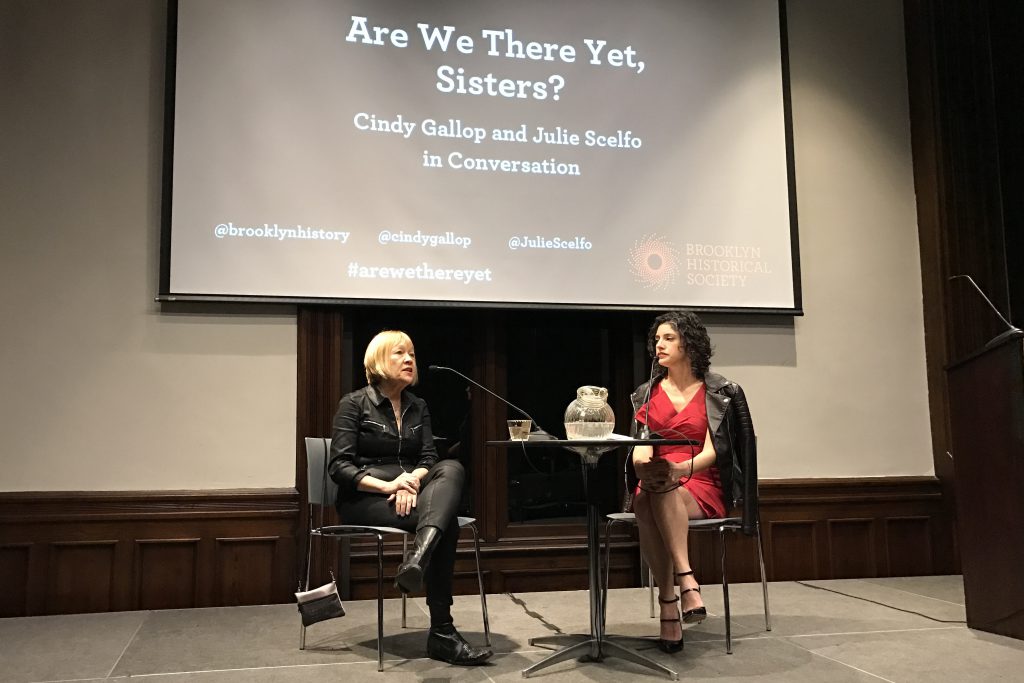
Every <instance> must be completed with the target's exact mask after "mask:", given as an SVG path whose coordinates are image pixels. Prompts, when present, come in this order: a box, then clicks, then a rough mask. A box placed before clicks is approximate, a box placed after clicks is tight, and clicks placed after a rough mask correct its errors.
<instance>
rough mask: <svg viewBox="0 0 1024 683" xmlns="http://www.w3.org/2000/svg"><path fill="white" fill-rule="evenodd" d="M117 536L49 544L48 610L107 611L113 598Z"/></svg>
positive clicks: (57, 612) (113, 603)
mask: <svg viewBox="0 0 1024 683" xmlns="http://www.w3.org/2000/svg"><path fill="white" fill-rule="evenodd" d="M117 545H118V542H117V541H116V540H97V541H57V542H53V543H50V544H49V556H50V557H49V573H48V580H47V584H48V586H47V591H46V613H47V614H78V613H83V612H110V611H113V610H116V609H118V605H117V604H116V603H115V599H114V587H115V583H114V579H115V577H116V572H115V568H114V557H115V551H116V550H117Z"/></svg>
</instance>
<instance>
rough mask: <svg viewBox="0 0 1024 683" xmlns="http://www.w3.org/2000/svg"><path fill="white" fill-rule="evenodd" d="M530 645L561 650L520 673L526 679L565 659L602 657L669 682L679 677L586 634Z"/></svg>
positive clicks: (547, 638) (539, 640)
mask: <svg viewBox="0 0 1024 683" xmlns="http://www.w3.org/2000/svg"><path fill="white" fill-rule="evenodd" d="M631 640H632V639H631ZM637 640H641V639H637ZM530 645H540V646H545V645H553V646H556V647H561V648H562V649H561V650H556V651H555V652H552V653H551V654H550V655H548V656H547V657H545V658H544V659H542V660H540V661H539V662H537V663H536V664H534V665H532V666H529V667H527V668H525V669H523V678H529V677H530V676H532V675H533V674H535V673H537V672H538V671H540V670H541V669H545V668H547V667H549V666H552V665H554V664H558V663H559V662H564V661H567V660H569V659H576V658H579V659H580V660H582V661H587V662H600V661H601V660H603V659H604V658H605V657H618V658H620V659H625V660H626V661H629V662H633V663H634V664H639V665H640V666H643V667H647V668H648V669H652V670H654V671H657V672H658V673H661V674H665V675H666V676H668V677H669V678H670V679H671V680H673V681H678V680H679V674H677V673H676V672H675V671H673V670H672V669H669V668H668V667H666V666H662V665H661V664H658V663H657V662H656V661H654V660H653V659H648V658H647V657H644V656H643V655H642V654H640V653H639V652H636V651H634V650H631V649H629V648H628V647H623V646H622V645H619V644H618V643H616V642H613V641H611V640H607V639H605V640H598V639H596V638H593V637H591V636H590V635H589V634H573V635H564V636H544V637H542V638H531V639H530Z"/></svg>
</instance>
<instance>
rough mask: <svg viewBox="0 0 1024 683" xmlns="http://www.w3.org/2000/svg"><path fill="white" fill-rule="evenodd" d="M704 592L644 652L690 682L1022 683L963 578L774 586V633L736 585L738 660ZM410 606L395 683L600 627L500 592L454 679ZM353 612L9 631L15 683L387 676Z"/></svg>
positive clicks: (390, 641) (282, 610) (121, 619)
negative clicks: (972, 617) (978, 620)
mask: <svg viewBox="0 0 1024 683" xmlns="http://www.w3.org/2000/svg"><path fill="white" fill-rule="evenodd" d="M822 589H828V590H822ZM647 595H648V594H647V591H646V589H643V588H634V589H617V590H614V591H612V592H611V594H610V596H609V602H608V626H607V631H608V632H609V633H610V634H614V635H623V636H648V637H651V636H655V635H656V634H657V632H658V621H657V619H651V618H650V617H649V607H648V597H647ZM703 595H704V601H705V604H706V605H707V607H708V611H709V613H710V615H711V616H710V618H709V619H708V620H707V621H705V622H704V623H703V624H700V625H698V626H692V627H686V631H685V637H686V648H685V650H684V651H683V652H682V653H679V654H677V655H666V654H664V653H662V652H659V651H658V650H656V649H654V648H653V642H652V641H651V640H647V641H640V642H636V643H634V644H636V645H637V646H643V647H645V648H646V649H644V650H643V651H642V654H644V655H645V656H647V657H650V658H651V659H654V660H655V661H658V662H660V663H662V664H663V665H665V666H668V667H670V668H673V669H674V670H676V671H677V672H678V673H679V676H680V680H684V679H685V680H698V681H699V680H708V681H710V680H715V681H737V682H739V681H748V680H749V679H751V678H754V677H757V678H758V680H762V679H763V680H767V681H786V682H787V683H788V682H791V681H795V682H797V683H801V682H803V681H808V682H810V681H815V682H816V681H822V680H828V681H829V682H830V683H843V682H845V681H868V680H871V681H879V680H888V681H894V682H896V683H904V682H905V681H907V682H911V683H914V682H916V681H925V680H947V679H949V680H964V681H982V680H985V681H990V680H1016V679H1018V678H1019V676H1018V674H1017V672H1018V671H1020V670H1021V669H1022V668H1024V643H1021V642H1018V641H1015V640H1011V639H1007V638H1002V637H1000V636H994V635H991V634H986V633H980V632H975V631H971V630H969V629H967V628H966V627H965V626H962V625H943V624H941V623H938V622H936V621H935V619H936V618H941V617H945V616H951V615H954V616H955V615H962V612H963V608H962V605H961V604H958V603H957V602H956V600H957V599H960V600H961V601H962V597H961V596H962V584H961V582H960V577H911V578H906V579H863V580H849V581H825V582H814V586H811V585H803V584H802V583H797V582H781V583H775V584H771V585H770V598H771V601H772V602H771V605H772V618H773V626H774V629H773V631H771V632H766V631H765V628H764V605H763V601H762V593H761V585H760V584H759V583H749V584H736V585H733V586H731V587H730V597H731V605H732V615H733V619H732V624H733V651H734V653H735V654H733V655H727V654H726V653H725V639H724V632H725V623H724V619H723V618H722V613H723V604H722V590H721V586H718V585H709V586H705V587H704V593H703ZM887 605H889V606H887ZM407 607H408V626H409V628H407V629H404V630H403V629H402V628H401V623H400V621H401V610H400V601H399V600H387V601H385V622H386V623H385V638H384V651H385V662H384V668H385V673H386V675H387V678H388V680H391V679H402V680H406V679H407V680H417V681H421V680H428V681H441V680H444V681H468V682H471V683H477V682H478V681H481V682H482V681H499V680H500V681H513V680H515V681H519V680H522V678H521V670H522V669H524V668H526V667H527V666H529V665H531V664H533V663H535V662H538V661H540V660H541V659H543V658H544V657H545V656H547V655H548V654H549V653H550V650H547V649H543V648H541V647H539V646H531V645H530V644H529V641H530V639H532V638H536V637H539V636H545V635H552V634H557V633H562V634H568V633H586V632H588V631H589V629H590V617H589V600H588V596H587V593H586V592H585V591H566V592H558V593H522V594H516V595H498V594H494V595H490V596H488V608H489V612H490V618H491V636H492V646H493V649H494V651H495V653H496V654H495V657H494V658H493V659H492V661H491V663H490V664H489V665H488V666H486V667H480V668H459V667H450V666H447V665H445V664H442V663H439V662H434V661H432V660H429V659H427V658H425V656H424V655H425V645H426V637H427V626H428V623H429V618H428V614H427V609H426V605H425V604H424V601H423V598H422V597H420V598H415V599H410V600H409V601H408V603H407ZM346 610H347V612H348V614H347V615H346V616H345V617H343V618H341V619H334V620H331V621H328V622H324V623H322V624H316V625H314V626H313V627H311V628H310V629H309V632H308V636H307V649H306V650H305V651H300V650H299V649H298V635H299V620H298V615H297V613H296V611H295V607H294V605H269V606H261V607H235V608H214V609H193V610H167V611H158V612H135V613H120V614H96V615H72V616H60V617H33V618H23V619H6V620H0V659H2V660H3V667H4V668H3V670H0V678H2V679H3V680H5V681H8V680H10V681H58V680H63V681H67V680H77V681H85V680H93V679H96V680H99V679H102V678H103V677H104V676H106V674H107V673H108V672H109V671H110V669H111V667H114V663H115V662H118V664H117V666H116V667H115V668H114V670H113V675H114V676H118V677H124V676H131V677H132V678H133V679H135V678H139V677H141V678H143V679H144V680H151V681H175V682H178V681H199V682H201V683H203V682H210V683H234V682H235V681H257V682H258V683H263V682H269V681H284V682H287V683H293V682H298V681H317V683H322V681H323V680H324V679H325V678H335V677H338V678H341V679H343V680H371V681H372V680H375V679H376V677H377V672H376V658H377V650H376V633H377V631H376V619H377V605H376V601H373V600H370V601H359V602H347V603H346ZM452 611H453V614H454V616H455V619H456V624H457V625H458V627H459V629H460V631H462V633H463V634H464V635H466V637H467V638H468V639H469V640H470V641H471V642H473V643H475V644H482V643H483V640H484V635H483V624H482V618H481V614H480V602H479V597H478V596H475V595H467V596H458V597H456V600H455V605H454V606H453V610H452ZM912 612H919V614H914V613H912ZM921 615H928V616H931V617H932V618H931V619H929V618H926V617H925V616H921ZM627 644H629V643H627ZM536 678H537V679H539V680H544V681H548V680H550V681H588V682H592V681H604V680H608V681H612V680H614V681H620V680H623V679H624V678H625V679H634V680H666V679H664V678H662V677H661V676H659V675H658V674H657V673H655V672H653V671H648V670H646V669H643V668H641V667H640V666H638V665H636V664H634V663H631V662H629V661H626V660H624V659H620V658H617V657H614V656H612V657H608V658H606V659H605V661H603V662H600V663H594V662H581V661H567V662H562V663H559V664H557V665H555V666H553V667H552V668H550V669H545V670H543V671H541V672H538V674H537V676H536ZM107 680H117V679H107ZM122 680H126V679H122ZM378 680H384V679H382V678H381V679H378Z"/></svg>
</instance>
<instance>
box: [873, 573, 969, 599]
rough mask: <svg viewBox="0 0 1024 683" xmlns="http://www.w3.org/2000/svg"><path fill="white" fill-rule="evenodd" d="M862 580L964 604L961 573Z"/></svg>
mask: <svg viewBox="0 0 1024 683" xmlns="http://www.w3.org/2000/svg"><path fill="white" fill-rule="evenodd" d="M861 580H862V581H867V582H868V583H875V584H878V585H880V586H889V587H890V588H893V589H898V590H903V591H906V592H908V593H915V594H917V595H924V596H926V597H929V598H935V599H937V600H945V601H946V602H951V603H953V604H956V605H963V604H964V577H962V576H960V575H959V574H958V575H955V576H898V577H892V578H886V579H861Z"/></svg>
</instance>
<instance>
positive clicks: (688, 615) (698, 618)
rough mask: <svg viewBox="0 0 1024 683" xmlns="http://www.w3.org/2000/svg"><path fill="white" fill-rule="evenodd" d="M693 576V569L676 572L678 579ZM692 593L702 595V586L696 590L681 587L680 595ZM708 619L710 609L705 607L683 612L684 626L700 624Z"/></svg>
mask: <svg viewBox="0 0 1024 683" xmlns="http://www.w3.org/2000/svg"><path fill="white" fill-rule="evenodd" d="M692 575H693V570H692V569H691V570H690V571H688V572H676V578H678V577H680V576H692ZM690 591H693V592H694V593H700V586H697V587H696V588H683V586H682V584H680V585H679V595H682V594H683V593H689V592H690ZM707 618H708V609H707V607H704V606H701V607H694V608H693V609H688V610H685V611H684V612H683V623H684V624H699V623H700V622H702V621H704V620H705V619H707Z"/></svg>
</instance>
